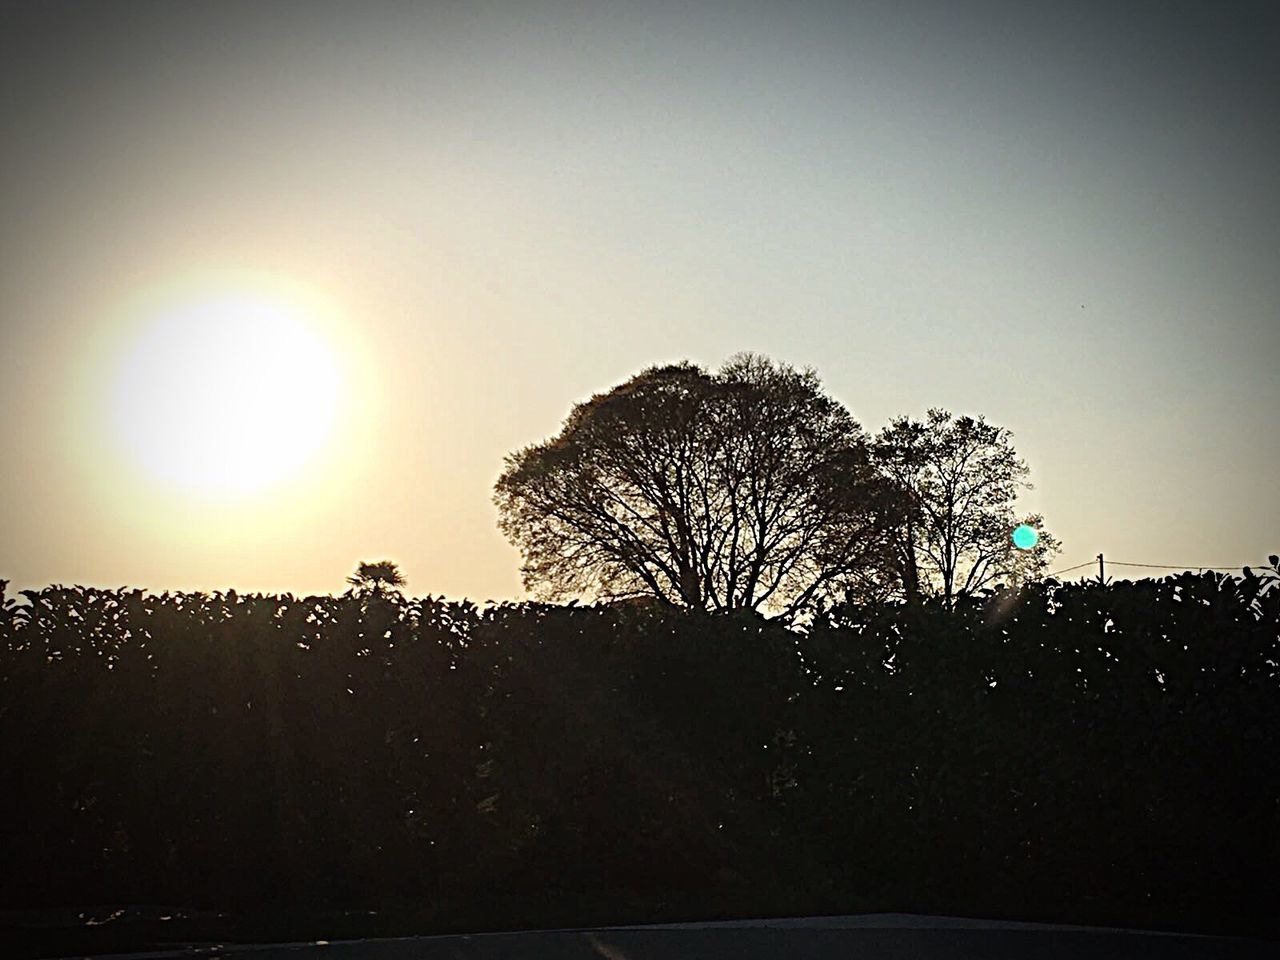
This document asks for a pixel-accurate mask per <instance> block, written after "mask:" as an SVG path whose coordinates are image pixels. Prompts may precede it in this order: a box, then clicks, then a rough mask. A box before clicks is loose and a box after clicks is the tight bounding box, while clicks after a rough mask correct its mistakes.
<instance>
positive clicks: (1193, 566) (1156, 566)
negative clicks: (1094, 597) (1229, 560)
mask: <svg viewBox="0 0 1280 960" xmlns="http://www.w3.org/2000/svg"><path fill="white" fill-rule="evenodd" d="M1107 563H1109V564H1111V565H1112V566H1115V567H1145V568H1147V569H1149V570H1185V571H1187V572H1188V573H1189V572H1191V571H1192V570H1213V571H1216V572H1220V573H1226V572H1230V571H1235V570H1243V569H1244V568H1245V566H1247V564H1241V565H1240V566H1238V567H1213V566H1209V565H1208V564H1198V563H1129V562H1128V561H1125V560H1108V561H1107ZM1091 566H1093V561H1092V560H1089V561H1086V562H1085V563H1077V564H1076V565H1075V566H1074V567H1067V568H1066V569H1064V570H1055V571H1053V573H1046V574H1045V577H1046V578H1048V577H1056V576H1058V575H1060V574H1063V573H1071V572H1072V571H1074V570H1081V569H1083V568H1084V567H1091Z"/></svg>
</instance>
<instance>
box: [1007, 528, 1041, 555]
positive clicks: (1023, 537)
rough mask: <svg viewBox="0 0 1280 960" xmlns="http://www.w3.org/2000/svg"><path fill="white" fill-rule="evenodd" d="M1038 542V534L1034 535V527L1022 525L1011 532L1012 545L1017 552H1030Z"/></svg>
mask: <svg viewBox="0 0 1280 960" xmlns="http://www.w3.org/2000/svg"><path fill="white" fill-rule="evenodd" d="M1039 542H1040V534H1038V533H1036V529H1035V527H1029V526H1027V525H1026V524H1025V523H1024V524H1022V525H1020V526H1018V527H1016V528H1015V529H1014V531H1013V545H1014V546H1015V547H1017V548H1018V549H1019V550H1030V549H1031V548H1032V547H1034V546H1035V545H1036V544H1037V543H1039Z"/></svg>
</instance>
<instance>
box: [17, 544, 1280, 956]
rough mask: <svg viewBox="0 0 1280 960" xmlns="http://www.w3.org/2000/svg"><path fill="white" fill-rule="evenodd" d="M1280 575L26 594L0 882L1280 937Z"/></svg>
mask: <svg viewBox="0 0 1280 960" xmlns="http://www.w3.org/2000/svg"><path fill="white" fill-rule="evenodd" d="M1273 567H1274V562H1273ZM1277 573H1278V571H1276V570H1275V569H1272V570H1269V571H1266V572H1264V574H1263V575H1262V576H1257V575H1254V574H1252V573H1250V574H1248V575H1247V576H1246V577H1245V578H1243V579H1241V578H1228V577H1223V576H1218V575H1214V574H1205V575H1202V576H1195V575H1191V574H1186V575H1182V576H1179V577H1170V578H1167V579H1164V580H1160V581H1140V582H1122V583H1116V584H1111V585H1108V586H1105V587H1104V586H1099V585H1059V584H1056V583H1053V582H1050V583H1047V584H1043V583H1042V584H1032V585H1030V586H1027V587H1025V588H1023V589H1022V590H1021V591H1020V592H1018V593H1016V594H1015V593H997V594H993V595H989V596H986V597H983V598H964V599H962V601H961V602H960V603H958V604H957V605H956V607H955V609H946V608H945V606H944V605H943V604H941V603H939V602H936V601H928V602H925V603H922V604H919V605H913V606H911V607H903V606H899V605H880V606H875V607H866V606H864V607H846V608H839V609H835V610H830V611H828V612H826V613H825V614H824V615H822V616H820V617H819V618H818V619H817V620H816V621H815V622H814V623H812V624H811V625H810V626H809V627H808V628H807V629H806V630H804V631H802V632H800V631H794V630H788V629H786V628H784V627H783V626H781V625H779V624H777V623H773V622H770V621H767V620H765V619H763V618H761V617H759V616H758V615H756V614H753V613H749V612H745V611H741V612H739V613H736V614H733V615H715V616H713V615H708V614H703V613H690V612H684V611H679V610H676V609H672V608H669V607H665V606H661V605H644V604H621V603H620V604H614V605H603V606H596V607H575V606H572V605H570V606H551V605H539V604H520V605H506V606H496V607H491V608H485V609H481V608H477V607H475V606H473V605H471V604H466V603H446V602H443V601H438V600H433V599H429V598H428V599H425V600H411V599H408V598H405V597H403V596H401V595H400V594H399V593H396V592H394V591H386V592H383V591H372V592H365V593H359V592H353V593H349V594H347V595H344V596H341V597H328V596H323V597H306V598H299V597H293V596H257V595H255V596H238V595H236V594H234V593H227V594H215V595H212V596H207V595H192V594H162V595H159V596H155V595H150V594H146V593H142V592H139V591H102V590H92V589H84V588H63V587H49V588H46V589H44V590H40V591H35V592H28V593H27V594H26V595H25V596H26V600H25V602H23V603H15V602H14V601H13V600H12V599H5V598H4V597H3V593H2V592H0V601H2V603H0V751H2V753H0V769H3V770H4V774H5V780H6V785H5V788H4V789H3V790H2V791H0V805H2V808H0V823H3V828H2V829H3V833H2V834H0V860H2V861H3V862H4V864H5V869H4V870H3V871H2V872H0V885H2V889H0V906H3V907H4V908H7V909H17V908H23V909H34V908H43V907H52V906H68V905H89V904H181V905H183V906H184V907H188V908H204V909H215V910H224V911H231V912H237V911H238V912H240V913H248V912H256V913H257V915H271V916H274V917H276V918H280V917H289V916H295V917H301V916H304V915H311V916H314V915H316V914H317V913H318V912H320V911H342V910H375V911H378V913H379V915H380V916H387V915H391V914H394V913H395V912H396V911H400V915H401V916H402V917H406V918H408V919H405V920H403V921H402V924H401V926H402V927H409V928H412V929H414V930H416V931H418V932H423V931H425V930H429V929H437V930H445V929H458V928H465V927H472V928H475V927H480V928H489V929H496V928H502V927H515V926H556V925H562V924H592V923H607V922H623V921H643V920H650V919H662V918H692V917H700V918H708V917H715V916H744V915H766V914H774V915H776V914H813V913H831V912H851V911H864V910H912V911H919V912H931V913H943V914H972V915H982V916H988V917H1016V918H1024V919H1039V920H1054V921H1064V922H1077V923H1104V924H1115V925H1126V926H1150V927H1165V928H1182V929H1193V930H1204V931H1209V930H1218V931H1232V932H1238V933H1255V934H1257V933H1263V934H1266V933H1270V934H1273V935H1274V934H1275V933H1276V932H1277V931H1276V928H1275V926H1274V924H1275V920H1274V917H1275V912H1274V893H1275V880H1274V878H1275V876H1276V875H1277V868H1280V805H1278V804H1280V722H1278V721H1280V709H1278V704H1280V699H1278V695H1280V677H1278V676H1277V661H1280V649H1278V647H1280V639H1278V632H1280V589H1277V588H1276V581H1277ZM372 922H373V921H370V923H372ZM392 925H393V926H394V924H392ZM313 926H314V924H313ZM332 932H333V926H332V925H329V926H328V927H326V928H325V929H323V930H317V929H313V928H312V927H308V926H307V922H305V921H302V920H299V921H298V926H296V927H292V928H289V929H287V930H280V929H273V930H271V931H270V932H269V933H268V934H267V935H275V936H281V937H285V936H289V935H294V936H308V935H321V934H332ZM353 932H362V933H364V932H391V931H390V930H388V929H387V928H385V927H382V928H377V927H368V926H366V927H363V928H360V929H358V930H355V931H353ZM397 932H406V931H405V930H403V929H401V930H399V931H397ZM256 935H259V936H261V935H263V934H262V932H261V931H258V932H257V934H256Z"/></svg>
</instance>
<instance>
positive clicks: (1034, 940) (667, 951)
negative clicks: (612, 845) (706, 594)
mask: <svg viewBox="0 0 1280 960" xmlns="http://www.w3.org/2000/svg"><path fill="white" fill-rule="evenodd" d="M1277 946H1278V945H1277V944H1276V943H1274V942H1270V943H1269V942H1264V941H1259V940H1244V939H1234V938H1227V937H1207V936H1195V935H1188V934H1170V933H1149V932H1143V931H1131V930H1107V929H1102V928H1095V927H1067V926H1050V925H1044V924H1025V923H1007V922H994V921H992V922H987V921H982V920H967V919H957V918H948V917H924V916H913V915H907V914H875V915H869V916H855V917H814V918H795V919H779V920H748V921H730V922H724V923H687V924H668V925H654V926H642V927H604V928H598V929H594V930H547V931H523V932H512V933H485V934H471V935H454V936H439V937H410V938H400V939H388V940H347V941H333V942H329V941H323V940H321V941H316V942H312V943H287V944H244V945H230V944H199V945H194V944H192V945H173V946H170V947H166V948H163V949H158V950H155V951H150V952H145V953H131V954H115V955H113V956H115V957H116V958H123V957H134V958H142V957H146V958H155V960H158V958H192V960H195V958H219V960H222V958H226V960H229V958H235V957H245V958H254V960H269V958H275V957H280V958H286V957H287V958H296V960H308V958H317V960H319V958H324V960H410V958H413V960H418V958H422V960H434V958H446V957H448V958H490V957H494V958H497V957H503V958H526V957H527V958H551V960H558V958H566V960H568V958H584V960H585V958H592V957H603V958H605V960H642V958H669V957H680V958H713V957H714V958H720V957H723V958H730V957H741V958H746V960H751V958H764V957H786V958H792V957H798V958H805V957H812V958H819V960H827V958H835V957H857V958H862V960H880V958H886V960H888V958H894V960H896V958H924V960H928V958H933V957H940V958H941V957H947V958H950V957H964V958H969V957H972V958H986V960H1000V958H1010V960H1013V958H1018V960H1022V958H1030V957H1035V958H1049V960H1052V958H1055V957H1089V958H1099V960H1107V958H1113V957H1114V958H1120V957H1154V958H1188V960H1190V958H1196V960H1200V958H1224V960H1225V958H1231V960H1235V958H1254V957H1257V958H1262V957H1268V958H1270V957H1274V956H1276V954H1277Z"/></svg>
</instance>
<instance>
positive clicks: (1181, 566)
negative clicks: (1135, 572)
mask: <svg viewBox="0 0 1280 960" xmlns="http://www.w3.org/2000/svg"><path fill="white" fill-rule="evenodd" d="M1107 563H1110V564H1113V565H1114V566H1117V567H1150V568H1151V569H1153V570H1222V571H1226V570H1243V569H1244V568H1245V566H1247V564H1243V563H1242V564H1241V565H1240V566H1238V567H1211V566H1209V565H1208V564H1203V565H1202V564H1199V563H1126V562H1125V561H1124V560H1108V561H1107Z"/></svg>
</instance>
